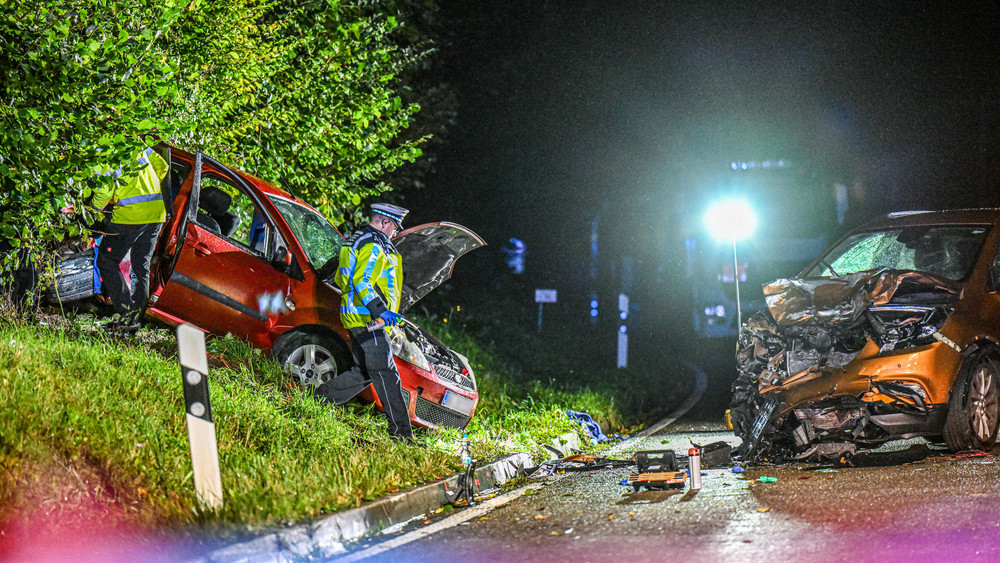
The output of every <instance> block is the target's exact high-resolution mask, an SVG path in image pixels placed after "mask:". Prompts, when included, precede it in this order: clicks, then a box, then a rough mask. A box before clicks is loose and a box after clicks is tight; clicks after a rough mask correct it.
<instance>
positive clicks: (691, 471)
mask: <svg viewBox="0 0 1000 563" xmlns="http://www.w3.org/2000/svg"><path fill="white" fill-rule="evenodd" d="M688 475H690V476H691V488H692V489H695V490H697V489H700V488H701V448H691V449H690V450H688Z"/></svg>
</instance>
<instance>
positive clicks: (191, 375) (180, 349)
mask: <svg viewBox="0 0 1000 563" xmlns="http://www.w3.org/2000/svg"><path fill="white" fill-rule="evenodd" d="M177 359H178V361H179V362H180V364H181V378H182V379H183V380H184V406H185V409H186V411H187V414H186V416H187V427H188V440H189V441H190V443H191V465H192V466H193V468H194V490H195V494H197V496H198V501H199V502H200V503H201V504H202V506H204V507H207V508H211V509H219V508H222V475H221V474H220V472H219V448H218V445H217V444H216V442H215V423H214V422H212V403H211V402H209V398H208V355H207V354H206V353H205V333H204V332H202V331H200V330H198V329H197V328H195V327H194V326H192V325H189V324H182V325H180V326H179V327H177Z"/></svg>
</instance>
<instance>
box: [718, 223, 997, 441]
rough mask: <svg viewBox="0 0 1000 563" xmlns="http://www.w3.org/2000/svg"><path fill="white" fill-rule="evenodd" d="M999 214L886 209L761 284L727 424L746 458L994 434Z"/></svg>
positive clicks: (744, 334)
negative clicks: (761, 304) (760, 305)
mask: <svg viewBox="0 0 1000 563" xmlns="http://www.w3.org/2000/svg"><path fill="white" fill-rule="evenodd" d="M998 221H1000V209H974V210H954V211H936V212H926V211H919V212H903V213H893V214H890V215H888V216H886V217H884V218H882V219H879V220H876V221H874V222H872V223H869V224H867V225H865V226H863V227H861V228H858V229H855V230H854V231H852V232H850V233H848V234H847V235H845V236H844V237H842V238H841V239H840V240H839V241H837V242H836V243H834V244H833V245H832V246H831V247H830V248H829V249H827V250H826V251H825V252H824V253H823V254H822V255H821V256H820V257H819V258H817V259H816V260H814V261H813V262H812V263H811V264H810V265H809V266H807V267H806V269H805V270H804V271H803V272H802V273H801V274H800V275H799V276H798V277H795V278H792V279H779V280H776V281H774V282H771V283H769V284H767V285H765V287H764V295H765V301H766V304H767V309H766V310H765V311H761V312H759V313H757V314H755V315H754V316H752V317H751V318H750V319H748V320H747V322H746V323H744V325H743V326H742V327H741V330H740V335H739V345H738V350H737V356H736V360H737V365H738V368H739V374H738V376H737V379H736V381H735V382H734V383H733V387H732V399H731V408H730V420H731V422H732V425H733V429H734V431H735V432H736V434H737V435H738V436H740V438H742V439H743V444H742V446H741V448H740V452H739V453H740V454H741V455H742V456H743V457H744V459H769V460H806V459H810V460H820V459H833V458H837V457H843V456H851V455H854V454H855V453H857V452H859V451H861V450H863V449H865V448H872V447H876V446H879V445H881V444H883V443H885V442H887V441H890V440H894V439H899V438H911V437H918V436H922V437H925V438H927V439H928V440H930V441H932V442H933V441H943V442H944V443H946V444H947V446H948V447H949V448H950V449H951V450H954V451H961V450H969V449H988V448H989V447H991V446H992V444H993V443H994V441H995V439H996V435H997V420H998V397H997V394H998V390H997V377H998V375H1000V227H998Z"/></svg>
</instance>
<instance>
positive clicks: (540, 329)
mask: <svg viewBox="0 0 1000 563" xmlns="http://www.w3.org/2000/svg"><path fill="white" fill-rule="evenodd" d="M543 305H544V303H539V304H538V332H539V333H541V332H542V306H543Z"/></svg>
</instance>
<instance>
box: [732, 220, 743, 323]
mask: <svg viewBox="0 0 1000 563" xmlns="http://www.w3.org/2000/svg"><path fill="white" fill-rule="evenodd" d="M733 281H734V282H736V334H737V337H738V335H739V333H740V327H742V326H743V310H742V308H741V307H740V261H739V259H738V258H736V239H733Z"/></svg>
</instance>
